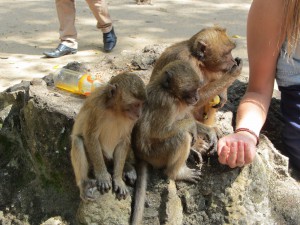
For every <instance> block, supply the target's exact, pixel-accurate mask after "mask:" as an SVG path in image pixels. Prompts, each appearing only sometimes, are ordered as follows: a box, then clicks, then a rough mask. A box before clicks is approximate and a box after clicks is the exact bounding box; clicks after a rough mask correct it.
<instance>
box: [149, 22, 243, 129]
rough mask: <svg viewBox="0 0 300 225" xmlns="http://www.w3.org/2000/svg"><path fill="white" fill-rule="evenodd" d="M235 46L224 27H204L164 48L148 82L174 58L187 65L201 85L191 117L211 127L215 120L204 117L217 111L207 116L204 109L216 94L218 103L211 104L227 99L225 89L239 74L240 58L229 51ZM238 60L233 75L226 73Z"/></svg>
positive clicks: (219, 105)
mask: <svg viewBox="0 0 300 225" xmlns="http://www.w3.org/2000/svg"><path fill="white" fill-rule="evenodd" d="M235 47H236V44H235V43H234V42H233V41H232V40H231V39H230V38H229V36H228V35H227V33H226V29H224V28H221V27H219V26H213V27H207V28H204V29H202V30H200V31H199V32H198V33H196V34H195V35H193V36H192V37H191V38H190V39H188V40H185V41H182V42H178V43H175V44H173V45H171V46H170V47H168V48H166V49H165V51H164V52H163V53H162V54H161V56H160V57H159V58H158V60H157V61H156V63H155V65H154V68H153V70H152V74H151V77H150V82H152V81H153V80H155V79H156V77H157V76H158V74H159V73H160V71H161V70H162V69H163V67H164V66H165V65H167V64H168V63H170V62H172V61H174V60H182V61H185V62H186V63H187V64H190V65H191V66H192V67H193V68H194V70H195V71H196V72H197V74H198V76H199V77H200V80H201V86H202V87H204V88H200V90H199V92H200V93H199V94H200V100H199V101H198V103H197V105H196V106H195V107H194V109H193V115H194V118H195V119H197V120H198V121H200V122H202V123H204V124H207V125H210V126H214V120H213V119H212V120H208V121H206V119H207V118H206V117H207V116H208V118H210V117H215V113H216V111H215V110H211V113H210V114H209V115H207V110H206V111H205V108H206V109H210V108H211V107H209V101H211V100H212V99H213V98H214V97H215V96H216V95H219V97H220V103H219V104H217V105H215V106H213V107H214V108H220V107H222V106H223V105H224V104H225V102H226V101H227V88H228V87H229V86H230V85H231V84H232V83H233V81H234V80H235V79H236V78H237V76H239V75H240V73H241V69H242V60H241V59H239V58H236V59H234V58H233V56H232V54H231V51H232V50H233V49H234V48H235ZM237 61H238V62H239V66H238V68H236V69H235V71H234V74H230V75H229V76H226V74H227V73H228V72H230V71H231V69H232V67H233V66H234V65H237ZM231 72H233V71H231ZM217 80H221V82H217ZM216 82H217V84H218V85H216ZM205 113H206V114H205ZM205 115H206V116H205Z"/></svg>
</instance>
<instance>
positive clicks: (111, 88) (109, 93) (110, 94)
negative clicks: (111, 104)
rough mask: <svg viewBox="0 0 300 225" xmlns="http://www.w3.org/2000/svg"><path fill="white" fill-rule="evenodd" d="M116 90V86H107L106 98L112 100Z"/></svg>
mask: <svg viewBox="0 0 300 225" xmlns="http://www.w3.org/2000/svg"><path fill="white" fill-rule="evenodd" d="M117 88H118V85H117V84H109V85H108V89H107V97H108V98H109V99H110V98H113V97H114V96H115V95H116V93H117Z"/></svg>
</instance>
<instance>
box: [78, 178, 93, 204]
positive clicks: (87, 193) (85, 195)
mask: <svg viewBox="0 0 300 225" xmlns="http://www.w3.org/2000/svg"><path fill="white" fill-rule="evenodd" d="M96 190H97V185H96V180H86V181H84V182H83V184H82V187H81V190H80V197H81V199H82V200H83V201H84V202H87V201H95V196H94V192H95V191H96Z"/></svg>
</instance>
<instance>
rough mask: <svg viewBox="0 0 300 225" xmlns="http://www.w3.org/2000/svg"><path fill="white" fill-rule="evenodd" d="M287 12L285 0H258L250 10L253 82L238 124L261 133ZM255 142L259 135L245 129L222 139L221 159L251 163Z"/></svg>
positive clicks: (250, 50) (241, 107)
mask: <svg viewBox="0 0 300 225" xmlns="http://www.w3.org/2000/svg"><path fill="white" fill-rule="evenodd" d="M283 13H284V12H283V1H282V0H254V1H253V3H252V6H251V8H250V11H249V16H248V21H247V51H248V58H249V84H248V88H247V91H246V93H245V96H244V97H243V99H242V101H241V103H240V105H239V107H238V113H237V127H236V128H248V129H250V130H252V131H254V133H256V135H259V132H260V130H261V128H262V126H263V124H264V122H265V120H266V116H267V112H268V108H269V105H270V101H271V97H272V93H273V88H274V79H275V71H276V64H277V59H278V55H279V52H280V48H281V45H282V43H283V41H284V37H283V35H282V34H281V33H280V31H281V24H282V20H283ZM255 144H256V139H255V137H254V136H253V135H252V134H250V133H248V132H244V131H243V132H239V133H236V134H231V135H229V136H226V137H224V138H222V139H220V141H219V143H218V154H219V161H220V163H222V164H228V165H229V166H230V167H236V166H243V165H244V164H247V163H251V162H252V161H253V159H254V156H255V149H256V147H255Z"/></svg>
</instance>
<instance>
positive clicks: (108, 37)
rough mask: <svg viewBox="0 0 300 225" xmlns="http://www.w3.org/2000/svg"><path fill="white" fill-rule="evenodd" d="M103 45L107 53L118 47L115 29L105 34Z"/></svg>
mask: <svg viewBox="0 0 300 225" xmlns="http://www.w3.org/2000/svg"><path fill="white" fill-rule="evenodd" d="M103 43H104V50H105V51H106V52H110V51H111V50H113V48H114V47H115V46H116V43H117V36H116V34H115V31H114V28H112V29H111V31H110V32H108V33H103Z"/></svg>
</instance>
